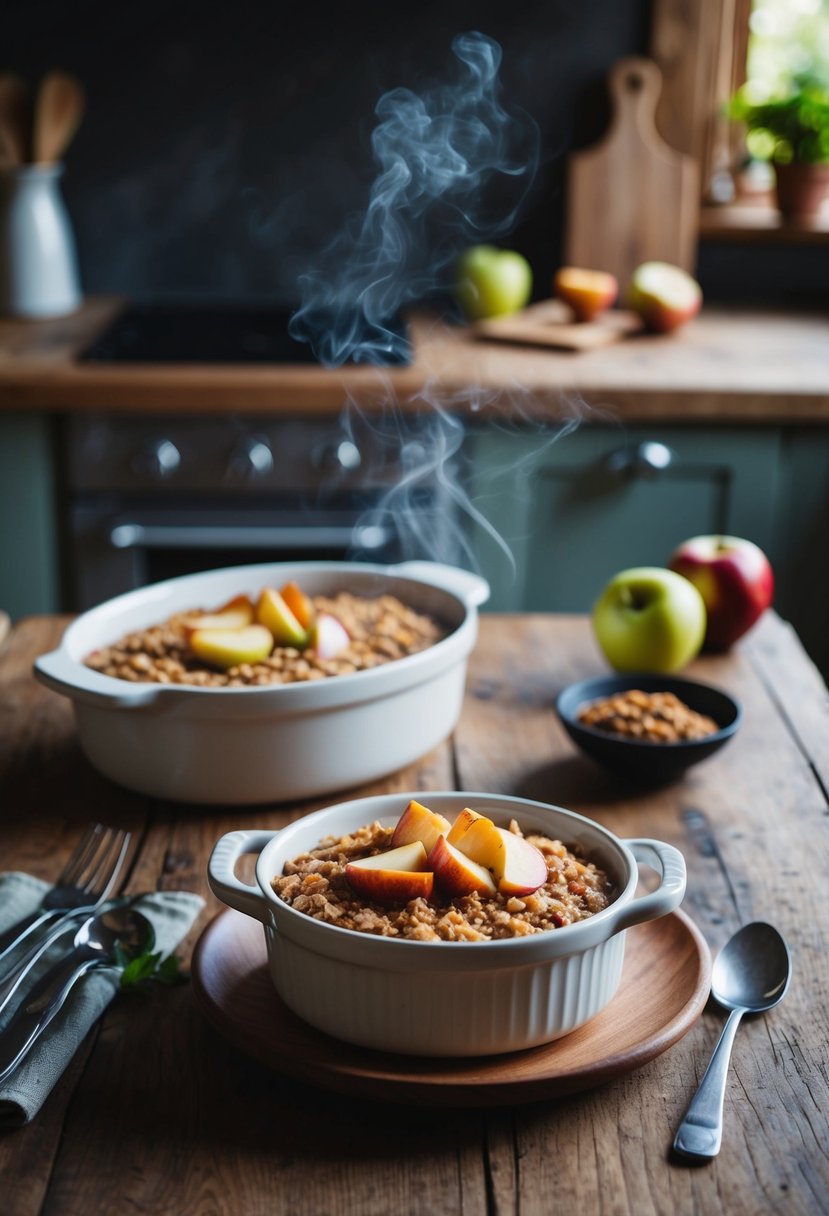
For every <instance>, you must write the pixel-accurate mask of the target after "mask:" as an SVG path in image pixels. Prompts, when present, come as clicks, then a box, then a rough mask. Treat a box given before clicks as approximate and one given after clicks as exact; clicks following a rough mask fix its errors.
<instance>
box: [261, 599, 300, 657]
mask: <svg viewBox="0 0 829 1216" xmlns="http://www.w3.org/2000/svg"><path fill="white" fill-rule="evenodd" d="M256 619H257V621H258V622H259V624H260V625H264V626H265V627H266V628H267V629H270V631H271V634H272V635H273V640H274V641H275V642H276V644H277V646H296V647H297V649H298V650H304V649H305V647H306V646H307V645H308V630H307V629H303V627H302V625H300V623H299V621H298V620H297V619H296V617H295V616H294V614H293V612H291V610H290V608H289V607H288V605H287V604H286V603H285V601H284V600H283V598H282V596H281V595H280V594H279V592H278V591H277V590H276V589H275V588H274V587H266V588H265V590H264V591H263V592H262V593H261V595H260V596H259V600H258V602H257V604H256Z"/></svg>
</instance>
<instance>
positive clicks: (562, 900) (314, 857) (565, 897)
mask: <svg viewBox="0 0 829 1216" xmlns="http://www.w3.org/2000/svg"><path fill="white" fill-rule="evenodd" d="M510 831H511V832H513V833H515V834H517V835H521V831H520V828H519V827H518V824H517V823H516V822H515V821H514V820H513V822H512V823H511V824H510ZM393 832H394V829H393V828H390V827H389V828H386V827H382V826H381V825H380V824H379V823H372V824H370V825H367V826H365V827H362V828H360V829H359V830H358V831H356V832H354V833H353V834H352V835H350V836H342V837H339V838H335V837H333V836H331V837H326V839H325V840H322V841H321V842H320V844H319V845H318V846H317V848H315V849H311V850H310V852H308V853H303V854H302V855H301V856H299V857H296V858H294V859H293V860H292V861H289V862H286V863H285V866H284V868H283V872H282V874H280V875H277V876H276V877H275V878H274V879H273V881H272V886H273V889H274V891H275V892H276V895H277V896H278V897H279V899H281V900H284V902H285V903H286V904H289V905H290V906H291V907H292V908H294V909H295V910H296V911H297V912H302V913H304V914H305V915H306V916H311V917H313V918H314V919H315V920H322V921H326V922H328V923H329V924H332V925H338V926H340V927H341V928H343V929H355V930H357V931H358V932H360V933H371V934H374V935H376V936H381V937H397V938H409V939H411V940H413V941H421V942H431V941H446V942H483V941H498V940H501V939H504V938H514V937H526V936H528V935H530V934H534V933H545V932H548V931H549V930H552V929H560V928H562V927H563V926H565V925H570V924H574V923H576V922H577V921H581V920H585V919H586V918H587V917H589V916H593V915H594V914H595V913H596V912H601V911H602V909H603V908H606V907H607V906H608V904H609V903H610V902H611V901H612V899H613V898H614V891H613V889H612V886H611V884H610V883H609V881H608V878H607V875H606V874H605V873H604V872H603V871H602V870H599V869H598V868H597V867H596V866H595V864H594V863H593V862H590V861H586V860H583V859H581V858H579V857H577V856H576V855H575V854H574V853H572V852H571V851H570V850H568V849H567V848H566V847H565V845H564V844H562V842H561V841H560V840H551V839H549V838H548V837H546V836H543V835H538V834H533V835H528V836H527V837H526V839H527V841H528V842H529V843H530V844H532V845H534V846H535V848H537V849H538V850H539V852H540V853H541V854H542V856H543V858H544V860H545V862H546V864H547V880H546V882H545V883H544V884H543V885H542V886H540V887H539V888H538V889H537V890H535V891H533V892H532V893H531V894H529V895H522V896H520V897H519V896H515V895H505V894H502V893H500V892H496V893H495V894H494V895H490V896H482V895H480V894H478V893H476V892H473V893H472V894H469V895H464V896H460V897H459V896H455V897H454V898H451V899H450V898H447V897H446V896H445V895H442V894H441V892H440V889H439V887H437V886H436V887H435V890H434V894H433V895H432V897H431V898H429V899H423V898H422V897H421V898H417V899H412V900H410V901H409V902H408V903H405V904H399V905H396V906H383V905H381V904H375V903H371V902H367V901H366V900H365V899H360V898H358V897H357V896H356V894H355V892H354V891H353V889H352V888H351V886H350V885H349V882H348V879H347V877H346V872H345V871H346V865H347V864H348V863H349V862H353V861H356V860H359V859H362V858H365V857H371V856H374V855H376V854H379V853H382V852H384V851H386V850H388V849H389V847H390V845H391V840H392V835H393Z"/></svg>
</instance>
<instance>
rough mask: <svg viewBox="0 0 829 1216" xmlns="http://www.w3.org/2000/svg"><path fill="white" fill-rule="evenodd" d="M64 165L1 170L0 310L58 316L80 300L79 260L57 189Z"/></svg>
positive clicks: (20, 315) (58, 189) (30, 315)
mask: <svg viewBox="0 0 829 1216" xmlns="http://www.w3.org/2000/svg"><path fill="white" fill-rule="evenodd" d="M62 173H63V166H62V165H59V164H50V165H23V166H20V167H18V168H15V169H7V170H4V171H2V172H0V312H4V313H11V314H12V315H14V316H18V317H32V318H38V317H61V316H65V315H66V314H67V313H71V312H74V311H75V310H76V309H77V308H79V307H80V304H81V289H80V282H79V279H78V259H77V253H76V251H75V238H74V235H73V233H72V226H71V224H70V222H69V215H68V213H67V211H66V206H65V204H64V201H63V196H62V195H61V192H60V185H59V179H60V176H61V174H62Z"/></svg>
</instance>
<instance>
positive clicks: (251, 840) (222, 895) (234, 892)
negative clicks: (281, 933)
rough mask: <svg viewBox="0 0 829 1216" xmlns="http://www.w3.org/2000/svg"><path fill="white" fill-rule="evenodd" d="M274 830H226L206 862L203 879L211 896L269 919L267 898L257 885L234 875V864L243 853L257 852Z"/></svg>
mask: <svg viewBox="0 0 829 1216" xmlns="http://www.w3.org/2000/svg"><path fill="white" fill-rule="evenodd" d="M275 835H276V833H275V832H253V831H250V830H249V829H248V828H239V830H238V831H236V832H228V833H227V835H225V836H222V838H221V839H220V840H218V841H217V842H216V845H215V847H214V849H213V852H212V853H211V854H210V861H209V862H208V863H207V881H208V883H209V885H210V890H211V891H212V892H213V894H214V895H216V896H218V898H219V899H220V900H221V901H222V902H223V903H226V904H229V905H230V907H231V908H235V909H236V911H237V912H244V914H245V916H252V917H253V918H254V920H261V921H262V923H263V924H267V923H268V922H269V921H270V912H269V910H268V901H267V900H266V899H265V896H264V895H263V894H262V892H261V891H260V890H259V888H258V887H251V886H249V885H248V884H247V883H246V882H242V881H241V880H240V879H238V878H237V877H236V873H235V870H236V863H237V861H238V860H239V858H240V857H244V856H245V854H246V853H261V852H262V850H263V849H264V847H265V845H266V844H269V843H270V841H271V840H273V838H274V836H275Z"/></svg>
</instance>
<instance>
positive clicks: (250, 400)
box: [0, 297, 829, 425]
mask: <svg viewBox="0 0 829 1216" xmlns="http://www.w3.org/2000/svg"><path fill="white" fill-rule="evenodd" d="M122 305H123V301H121V300H118V299H115V298H107V297H93V298H91V299H89V300H87V301H85V302H84V304H83V306H82V308H81V309H80V310H79V311H78V312H77V313H75V314H74V315H73V316H70V317H61V318H58V319H56V320H50V321H22V320H15V319H13V318H0V410H2V411H9V410H30V409H37V410H60V411H67V412H73V411H81V412H82V411H88V410H100V411H104V412H108V413H118V412H125V411H131V412H139V413H158V412H161V413H175V412H181V413H192V412H199V413H211V412H216V411H219V412H221V413H224V412H227V411H228V410H232V411H236V412H239V413H250V414H286V413H291V412H294V413H297V412H298V413H302V414H305V415H309V414H328V415H330V414H332V413H336V412H338V411H339V410H340V408H341V407H342V405H343V403H344V401H345V400H346V398H348V397H350V398H352V399H354V400H355V401H356V402H357V403H358V404H359V405H360V406H361V408H364V409H366V410H368V411H371V410H373V409H377V408H378V402H382V401H385V400H388V398H389V395H391V396H393V397H394V399H395V400H396V401H397V402H398V403H399V405H400V407H401V408H403V409H408V410H417V409H422V408H423V407H424V401H429V402H435V401H439V402H440V403H441V405H442V406H443V407H444V408H445V409H447V410H452V411H459V412H470V413H473V414H474V415H475V416H476V417H479V418H480V417H486V416H487V415H488V413H490V412H491V413H493V414H495V415H497V417H498V418H499V419H501V420H502V419H503V418H505V417H508V418H514V419H516V420H517V421H522V420H526V419H527V418H530V417H532V418H533V419H538V418H541V419H544V418H547V417H552V418H554V419H559V418H560V417H561V415H562V410H563V409H564V412H565V413H566V415H567V416H568V417H569V416H570V415H571V414H572V412H573V410H574V409H575V408H577V407H578V409H579V410H580V411H581V412H582V413H583V414H584V416H585V418H586V420H587V421H590V420H594V421H596V422H601V421H607V420H608V419H612V418H614V417H617V416H618V417H622V418H625V419H628V420H631V421H634V420H639V421H642V422H655V421H663V422H689V423H695V422H697V423H705V422H708V423H714V424H717V425H719V424H723V423H728V422H736V423H752V424H757V423H766V424H769V425H774V424H776V423H782V424H786V423H794V422H798V423H803V422H814V423H820V424H822V423H826V422H829V317H828V316H826V315H823V314H821V313H816V312H811V313H809V312H798V311H794V310H783V309H775V310H759V309H755V310H752V309H747V308H742V309H739V308H724V307H721V306H719V307H718V306H712V307H706V308H704V309H703V311H702V313H701V314H700V316H699V317H697V318H696V319H695V320H694V321H693V323H692V324H690V325H688V326H686V327H685V328H684V329H682V330H680V331H678V332H677V333H674V334H671V335H668V336H665V335H660V334H640V335H637V336H636V337H635V338H628V339H626V340H625V341H623V342H617V343H615V344H614V345H612V346H605V347H602V348H601V349H598V350H593V351H582V352H580V353H577V354H576V353H572V352H562V351H557V350H548V349H538V348H533V347H530V346H517V345H512V344H509V345H508V344H506V343H503V342H492V341H486V342H483V341H479V340H476V339H475V338H474V337H473V336H472V334H471V332H470V331H469V329H467V328H465V327H462V326H452V325H447V324H445V323H443V322H441V321H439V320H437V319H436V318H435V317H432V316H423V315H420V316H417V315H416V316H414V317H412V319H411V334H412V344H413V348H414V357H413V360H412V364H411V366H409V367H404V368H392V369H377V368H371V367H344V368H339V369H336V370H333V371H332V370H327V369H326V368H323V367H319V366H315V365H302V366H299V365H297V366H293V365H288V364H277V365H273V366H267V365H263V364H259V365H251V364H248V365H245V366H233V365H224V366H222V365H218V366H213V365H210V366H207V365H199V364H188V365H185V364H167V365H149V364H144V365H141V364H139V365H127V364H120V365H118V364H102V363H79V362H77V355H78V353H79V352H81V351H82V350H84V349H85V347H87V346H88V345H89V344H90V342H91V341H92V339H93V338H94V337H95V336H96V335H97V334H98V333H100V332H101V331H102V330H103V329H104V328H105V327H106V325H107V324H108V322H109V321H110V320H111V318H112V317H113V316H114V315H115V314H116V312H117V311H118V310H119V309H120V308H121V307H122Z"/></svg>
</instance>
